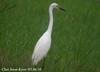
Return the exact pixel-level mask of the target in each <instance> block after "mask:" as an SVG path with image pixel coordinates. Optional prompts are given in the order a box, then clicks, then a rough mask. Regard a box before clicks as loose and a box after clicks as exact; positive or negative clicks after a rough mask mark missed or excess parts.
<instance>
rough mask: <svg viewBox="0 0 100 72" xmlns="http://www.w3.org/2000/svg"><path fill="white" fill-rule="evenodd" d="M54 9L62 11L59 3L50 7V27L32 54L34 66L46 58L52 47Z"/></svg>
mask: <svg viewBox="0 0 100 72" xmlns="http://www.w3.org/2000/svg"><path fill="white" fill-rule="evenodd" d="M53 9H61V10H63V11H64V9H63V8H61V7H60V6H59V5H58V4H57V3H52V4H51V5H50V6H49V26H48V29H47V30H46V32H45V33H44V34H43V35H42V36H41V37H40V39H39V40H38V42H37V44H36V46H35V48H34V51H33V54H32V63H33V65H37V64H38V62H39V61H41V60H42V59H43V58H45V57H46V55H47V53H48V51H49V49H50V46H51V34H52V27H53Z"/></svg>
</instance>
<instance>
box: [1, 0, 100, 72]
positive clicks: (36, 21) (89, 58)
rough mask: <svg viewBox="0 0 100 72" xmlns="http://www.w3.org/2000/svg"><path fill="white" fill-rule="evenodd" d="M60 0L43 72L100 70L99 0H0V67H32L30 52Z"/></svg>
mask: <svg viewBox="0 0 100 72" xmlns="http://www.w3.org/2000/svg"><path fill="white" fill-rule="evenodd" d="M52 2H57V3H59V5H61V6H62V7H64V8H65V9H66V12H61V11H58V10H57V11H55V13H54V27H53V33H52V46H51V49H50V51H49V53H48V56H47V59H46V62H45V69H44V72H100V0H0V68H2V67H7V68H9V67H12V68H19V67H21V68H27V67H32V65H31V55H32V52H33V49H34V46H35V44H36V42H37V40H38V39H39V37H40V36H41V35H42V34H43V33H44V32H45V30H46V29H47V26H48V6H49V5H50V3H52Z"/></svg>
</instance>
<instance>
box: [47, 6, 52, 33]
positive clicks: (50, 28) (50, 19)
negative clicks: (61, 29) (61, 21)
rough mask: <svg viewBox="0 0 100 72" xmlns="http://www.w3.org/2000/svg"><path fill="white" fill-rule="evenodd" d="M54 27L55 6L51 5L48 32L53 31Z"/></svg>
mask: <svg viewBox="0 0 100 72" xmlns="http://www.w3.org/2000/svg"><path fill="white" fill-rule="evenodd" d="M52 27H53V8H52V7H49V26H48V30H47V31H48V32H49V33H50V34H51V33H52Z"/></svg>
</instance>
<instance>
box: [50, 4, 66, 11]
mask: <svg viewBox="0 0 100 72" xmlns="http://www.w3.org/2000/svg"><path fill="white" fill-rule="evenodd" d="M50 7H51V8H53V9H60V10H62V11H65V9H63V8H62V7H60V6H59V5H58V4H57V3H52V4H51V5H50Z"/></svg>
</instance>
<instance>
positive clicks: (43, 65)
mask: <svg viewBox="0 0 100 72" xmlns="http://www.w3.org/2000/svg"><path fill="white" fill-rule="evenodd" d="M45 60H46V58H44V59H43V64H42V70H44V67H45Z"/></svg>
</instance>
